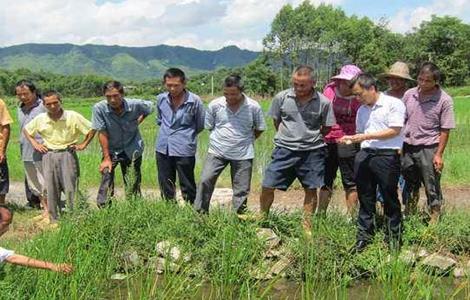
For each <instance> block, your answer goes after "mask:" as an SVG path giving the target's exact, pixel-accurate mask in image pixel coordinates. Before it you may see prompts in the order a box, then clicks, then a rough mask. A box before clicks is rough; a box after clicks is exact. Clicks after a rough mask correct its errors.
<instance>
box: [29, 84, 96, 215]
mask: <svg viewBox="0 0 470 300" xmlns="http://www.w3.org/2000/svg"><path fill="white" fill-rule="evenodd" d="M43 104H44V107H45V108H46V110H47V112H45V113H41V114H39V115H37V116H36V117H35V118H34V119H33V120H31V122H29V123H28V124H27V125H26V126H25V127H24V129H23V133H24V135H25V137H26V138H27V139H28V140H29V142H30V143H31V144H32V145H33V147H34V149H35V150H36V151H38V152H40V153H42V154H43V160H42V161H43V170H44V182H45V185H46V191H47V196H48V201H47V206H48V211H49V215H50V220H51V222H52V223H55V222H56V221H57V219H58V217H59V215H58V209H57V207H58V205H59V201H60V194H61V192H64V194H65V196H66V199H67V204H68V207H69V208H70V209H73V204H74V200H75V197H76V193H77V190H78V177H79V174H80V173H79V164H78V157H77V153H76V152H77V151H82V150H84V149H85V148H86V147H87V146H88V144H89V143H90V141H91V140H92V139H93V136H94V135H95V131H94V130H92V129H91V123H90V121H88V120H87V119H85V118H84V117H83V116H82V115H80V114H79V113H77V112H74V111H71V110H64V109H63V108H62V100H61V97H60V94H59V93H58V92H56V91H49V92H46V93H45V94H44V96H43ZM36 134H39V135H40V136H41V137H42V139H43V143H39V142H38V141H37V140H36V139H35V138H34V136H35V135H36ZM82 135H84V136H85V139H84V140H83V141H82V142H81V143H79V142H78V139H79V138H80V136H82Z"/></svg>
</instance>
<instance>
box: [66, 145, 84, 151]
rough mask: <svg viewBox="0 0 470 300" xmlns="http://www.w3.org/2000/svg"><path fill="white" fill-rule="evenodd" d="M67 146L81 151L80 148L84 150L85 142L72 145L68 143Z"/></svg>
mask: <svg viewBox="0 0 470 300" xmlns="http://www.w3.org/2000/svg"><path fill="white" fill-rule="evenodd" d="M69 148H71V149H73V150H75V151H82V150H85V148H86V145H85V144H73V145H70V146H69Z"/></svg>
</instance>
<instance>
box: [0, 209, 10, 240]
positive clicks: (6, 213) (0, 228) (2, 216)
mask: <svg viewBox="0 0 470 300" xmlns="http://www.w3.org/2000/svg"><path fill="white" fill-rule="evenodd" d="M12 220H13V212H12V211H11V209H9V208H8V207H7V206H6V205H0V236H1V235H3V234H4V233H5V232H7V231H8V229H9V227H10V224H11V222H12Z"/></svg>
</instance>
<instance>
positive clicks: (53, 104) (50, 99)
mask: <svg viewBox="0 0 470 300" xmlns="http://www.w3.org/2000/svg"><path fill="white" fill-rule="evenodd" d="M43 103H44V107H45V108H46V110H47V112H48V113H49V114H52V115H55V114H57V113H59V112H60V111H61V110H62V99H61V96H60V93H59V92H57V91H55V90H50V91H47V92H45V93H44V95H43Z"/></svg>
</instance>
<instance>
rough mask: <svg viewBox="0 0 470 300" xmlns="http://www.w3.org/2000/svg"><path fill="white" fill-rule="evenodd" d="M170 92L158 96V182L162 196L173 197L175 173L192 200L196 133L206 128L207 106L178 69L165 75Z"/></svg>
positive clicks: (186, 199) (156, 144)
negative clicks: (189, 88)
mask: <svg viewBox="0 0 470 300" xmlns="http://www.w3.org/2000/svg"><path fill="white" fill-rule="evenodd" d="M163 83H164V85H165V88H166V89H167V92H165V93H162V94H159V95H158V96H157V125H158V126H160V130H159V133H158V135H157V139H156V142H155V151H156V159H157V170H158V183H159V185H160V191H161V195H162V198H163V199H166V200H174V199H175V196H176V174H177V173H178V178H179V182H180V188H181V194H182V196H183V199H184V200H185V201H187V202H189V203H191V204H192V203H193V202H194V198H195V197H196V182H195V180H194V166H195V163H196V148H197V140H196V138H197V135H198V134H199V133H200V132H201V131H202V130H203V129H204V105H203V103H202V101H201V98H199V96H197V95H196V94H193V93H191V92H190V91H188V90H187V89H186V76H185V74H184V72H183V71H182V70H180V69H177V68H170V69H168V70H167V71H166V72H165V74H164V75H163Z"/></svg>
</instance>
